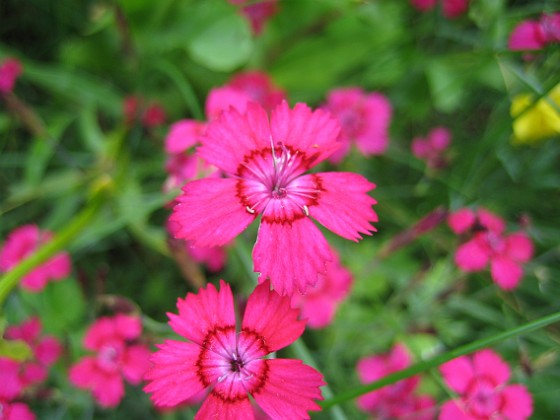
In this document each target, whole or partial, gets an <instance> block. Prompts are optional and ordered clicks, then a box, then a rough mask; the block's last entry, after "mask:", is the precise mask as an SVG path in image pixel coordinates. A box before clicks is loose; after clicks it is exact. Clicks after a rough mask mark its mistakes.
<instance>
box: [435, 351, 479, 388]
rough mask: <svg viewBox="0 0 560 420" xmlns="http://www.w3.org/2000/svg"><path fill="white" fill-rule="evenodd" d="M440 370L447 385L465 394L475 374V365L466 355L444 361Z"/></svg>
mask: <svg viewBox="0 0 560 420" xmlns="http://www.w3.org/2000/svg"><path fill="white" fill-rule="evenodd" d="M439 370H440V372H441V374H442V376H443V379H444V380H445V383H446V384H447V386H449V388H451V389H452V390H453V391H455V392H457V393H458V394H463V393H464V392H465V391H466V389H467V387H468V385H469V383H470V381H471V380H472V379H473V378H474V375H475V372H474V369H473V365H472V363H471V361H470V359H469V358H468V357H466V356H461V357H458V358H456V359H453V360H451V361H449V362H447V363H444V364H443V365H441V366H440V368H439Z"/></svg>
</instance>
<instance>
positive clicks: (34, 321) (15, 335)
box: [4, 317, 62, 386]
mask: <svg viewBox="0 0 560 420" xmlns="http://www.w3.org/2000/svg"><path fill="white" fill-rule="evenodd" d="M41 329H42V327H41V322H40V320H39V318H37V317H33V318H30V319H28V320H27V321H25V322H23V323H22V324H20V325H11V326H9V327H8V328H6V332H5V334H4V336H5V338H7V339H9V340H22V341H24V342H25V343H26V344H27V345H28V346H29V347H30V349H31V351H32V352H33V357H32V358H31V359H30V360H26V361H24V362H22V363H21V370H20V378H21V382H22V384H23V386H29V385H32V384H35V383H38V382H42V381H44V380H45V379H46V377H47V374H48V368H49V367H50V366H51V365H52V364H53V363H54V362H56V360H57V359H58V358H59V357H60V354H61V352H62V345H61V344H60V342H59V341H58V340H57V339H56V338H55V337H52V336H42V335H41Z"/></svg>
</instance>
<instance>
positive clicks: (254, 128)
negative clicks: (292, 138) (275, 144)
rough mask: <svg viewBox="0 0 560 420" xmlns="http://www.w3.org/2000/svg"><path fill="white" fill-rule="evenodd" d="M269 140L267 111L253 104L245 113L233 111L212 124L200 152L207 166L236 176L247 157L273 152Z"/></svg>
mask: <svg viewBox="0 0 560 420" xmlns="http://www.w3.org/2000/svg"><path fill="white" fill-rule="evenodd" d="M270 139H271V132H270V126H269V122H268V115H267V113H266V111H265V110H264V109H263V108H262V107H261V106H259V105H258V104H256V103H254V102H250V103H248V104H247V110H246V112H245V113H244V114H241V113H240V112H239V111H237V110H236V109H233V108H231V109H230V110H229V111H228V112H222V113H221V114H220V116H219V117H218V118H217V119H216V120H214V121H212V122H211V123H210V124H209V125H208V127H207V129H206V133H205V135H204V136H203V137H202V139H201V143H202V146H201V147H199V148H198V153H199V155H200V156H201V157H202V158H203V159H204V160H206V161H207V162H208V163H210V164H212V165H215V166H217V167H218V168H220V169H221V170H223V171H224V172H226V173H230V174H235V173H236V172H237V171H238V168H239V165H241V164H242V163H243V161H244V159H245V157H246V156H249V155H250V154H251V153H253V152H254V151H259V150H263V149H268V150H270V148H271V140H270ZM278 140H279V141H280V140H283V139H278Z"/></svg>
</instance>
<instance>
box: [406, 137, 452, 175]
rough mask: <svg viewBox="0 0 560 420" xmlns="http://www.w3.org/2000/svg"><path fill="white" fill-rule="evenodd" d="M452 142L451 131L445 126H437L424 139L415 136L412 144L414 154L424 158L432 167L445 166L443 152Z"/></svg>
mask: <svg viewBox="0 0 560 420" xmlns="http://www.w3.org/2000/svg"><path fill="white" fill-rule="evenodd" d="M449 143H451V133H450V132H449V130H448V129H447V128H445V127H436V128H434V129H433V130H431V131H430V132H429V133H428V136H427V137H426V138H425V139H424V138H422V137H415V138H414V139H413V140H412V144H411V146H410V148H411V150H412V154H413V155H414V156H416V157H417V158H418V159H423V160H425V161H426V164H427V165H428V166H429V167H431V168H440V167H442V166H445V163H446V162H445V159H444V157H443V152H445V150H446V149H447V148H448V147H449Z"/></svg>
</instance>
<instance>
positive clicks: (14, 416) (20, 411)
mask: <svg viewBox="0 0 560 420" xmlns="http://www.w3.org/2000/svg"><path fill="white" fill-rule="evenodd" d="M0 419H2V420H35V414H33V412H32V411H31V410H30V409H29V407H28V406H27V405H25V404H23V403H20V402H9V401H2V399H1V398H0Z"/></svg>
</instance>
